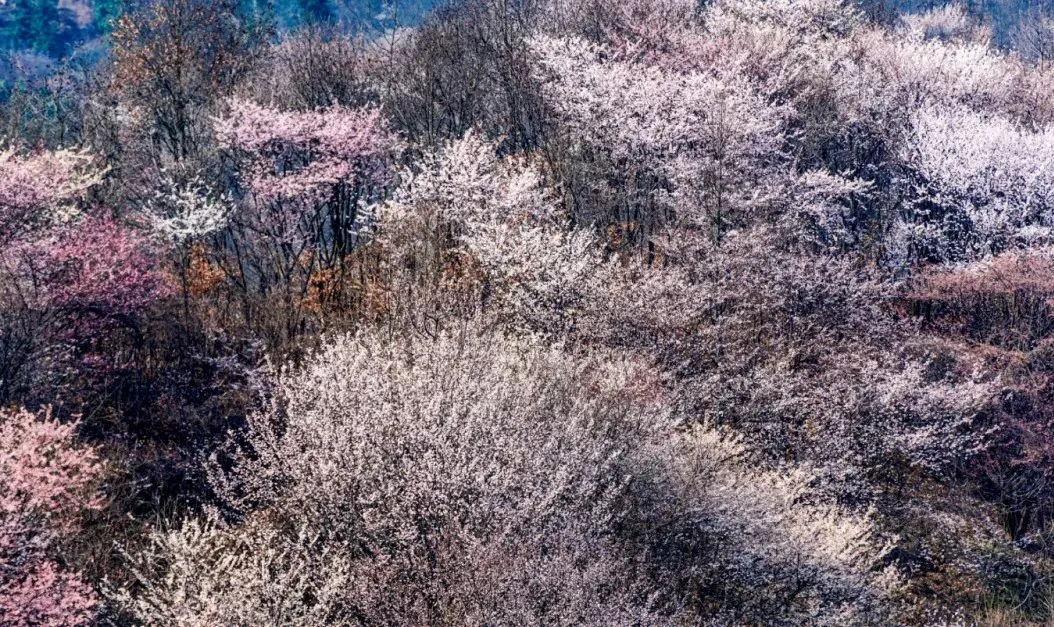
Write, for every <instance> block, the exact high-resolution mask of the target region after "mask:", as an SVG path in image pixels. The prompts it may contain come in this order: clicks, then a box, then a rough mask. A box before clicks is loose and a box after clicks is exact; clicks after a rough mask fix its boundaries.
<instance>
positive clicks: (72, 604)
mask: <svg viewBox="0 0 1054 627" xmlns="http://www.w3.org/2000/svg"><path fill="white" fill-rule="evenodd" d="M74 431H75V425H63V424H60V423H59V422H57V421H56V420H55V419H54V418H52V417H51V414H50V410H44V411H42V412H40V413H39V414H34V413H31V412H28V411H26V410H24V409H19V410H7V411H3V412H0V620H2V621H3V623H4V624H6V625H40V624H46V625H88V624H91V620H92V618H93V617H94V616H95V614H96V611H97V608H98V605H99V597H98V595H97V594H96V592H95V590H94V589H93V588H92V586H91V585H90V584H89V583H88V582H86V581H84V580H83V579H82V578H81V576H80V575H79V574H78V573H77V572H75V571H73V570H70V569H69V568H66V567H63V566H61V565H60V562H58V561H56V560H55V554H56V549H57V545H59V544H60V543H61V542H62V541H63V539H64V537H65V536H66V535H67V534H70V533H72V532H74V531H75V529H76V526H77V520H78V516H79V515H80V514H81V513H82V512H84V511H85V510H90V509H95V508H99V507H100V506H101V505H102V502H101V499H100V498H99V496H98V493H97V492H96V487H97V484H98V482H99V479H100V476H101V473H102V471H103V464H102V462H101V460H100V456H99V453H98V451H96V450H95V449H93V448H91V447H83V446H78V445H77V444H76V443H75V440H74Z"/></svg>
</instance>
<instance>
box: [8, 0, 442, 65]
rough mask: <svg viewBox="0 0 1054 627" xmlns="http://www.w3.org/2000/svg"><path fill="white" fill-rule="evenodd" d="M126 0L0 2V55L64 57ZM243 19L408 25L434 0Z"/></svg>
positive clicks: (368, 2)
mask: <svg viewBox="0 0 1054 627" xmlns="http://www.w3.org/2000/svg"><path fill="white" fill-rule="evenodd" d="M131 4H132V2H130V1H129V0H0V51H22V52H33V53H37V54H41V55H47V56H50V57H64V56H68V55H70V54H73V53H75V52H77V51H78V49H79V48H82V47H85V46H87V47H89V48H91V47H98V46H97V44H96V43H95V42H97V41H98V40H99V39H100V38H102V37H104V36H105V35H106V34H107V33H108V32H109V31H110V29H111V26H112V23H113V20H114V19H115V18H117V17H118V16H120V14H121V13H122V12H123V11H124V10H126V9H127V8H128V6H129V5H131ZM241 4H242V6H243V7H244V11H245V13H246V15H247V16H248V15H256V14H267V15H270V16H271V17H272V18H273V19H274V21H275V23H276V25H277V26H278V27H279V29H283V30H284V29H290V28H294V27H296V26H298V25H300V24H303V23H306V22H332V23H335V24H339V25H341V26H343V27H345V28H347V29H349V30H374V29H384V28H390V27H391V26H393V25H404V24H412V23H415V22H417V21H418V20H420V19H421V16H422V15H424V14H425V13H426V12H428V11H429V10H430V9H431V8H432V7H433V6H434V5H435V4H437V2H436V0H273V1H268V0H242V1H241Z"/></svg>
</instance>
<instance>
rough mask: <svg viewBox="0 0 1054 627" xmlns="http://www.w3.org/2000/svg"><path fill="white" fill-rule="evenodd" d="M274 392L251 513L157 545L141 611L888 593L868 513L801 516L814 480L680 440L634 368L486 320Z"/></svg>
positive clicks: (269, 617) (776, 607) (342, 354)
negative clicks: (754, 466)
mask: <svg viewBox="0 0 1054 627" xmlns="http://www.w3.org/2000/svg"><path fill="white" fill-rule="evenodd" d="M279 388H280V390H281V393H280V397H279V398H278V399H276V404H275V405H274V406H273V407H272V408H271V409H269V410H268V411H266V412H264V413H261V414H258V415H255V416H253V417H252V418H251V419H250V424H249V430H248V432H247V433H246V436H247V439H246V441H245V442H246V444H247V447H246V446H242V445H238V444H234V443H232V444H233V448H232V450H231V454H232V455H233V460H234V466H233V469H225V468H224V467H223V465H220V464H217V465H215V466H214V467H213V471H212V476H213V482H214V485H215V487H216V489H217V490H218V492H219V494H221V495H222V497H223V499H224V503H225V505H226V506H227V507H230V508H233V509H234V510H236V511H238V512H240V514H241V518H242V520H243V521H244V522H242V523H240V524H238V525H228V524H225V523H222V522H220V521H218V520H217V519H216V518H215V517H213V518H212V519H210V520H209V521H208V522H206V523H197V522H192V521H188V522H187V523H185V524H184V526H183V527H182V528H180V529H176V530H173V531H170V532H159V533H158V534H157V535H156V536H155V545H154V550H152V551H150V552H149V553H147V554H146V555H144V556H143V557H142V559H143V561H142V562H141V563H139V565H138V566H137V571H138V572H139V573H141V575H140V576H141V577H143V579H144V583H145V584H146V587H145V588H144V594H143V595H141V596H139V597H135V596H133V595H131V594H130V593H129V592H124V593H118V595H117V596H118V598H120V599H122V600H123V601H124V602H125V603H127V604H129V607H131V608H132V609H133V611H134V612H135V613H136V614H137V616H138V617H139V618H140V619H141V620H144V621H145V622H147V623H165V622H169V621H176V622H185V621H189V622H190V623H191V624H207V623H210V622H217V621H219V622H229V621H232V620H234V621H239V620H241V621H260V620H265V621H268V622H277V623H283V624H284V623H291V622H298V623H301V624H304V623H307V624H324V623H350V622H355V621H367V622H374V621H377V622H404V621H406V622H435V621H443V620H462V619H464V618H470V619H479V620H481V621H486V622H506V621H513V622H522V621H528V622H534V621H541V622H548V620H550V619H551V620H562V619H565V618H568V617H573V618H574V620H575V621H576V622H586V623H607V622H610V620H611V619H612V618H613V617H614V618H616V619H617V620H626V621H633V620H643V621H645V622H681V621H684V620H701V619H702V618H703V617H705V616H715V615H716V616H722V615H727V616H730V617H735V618H734V619H735V620H747V621H749V620H755V621H766V620H787V621H794V620H795V617H802V616H805V615H810V614H811V612H814V611H816V610H817V609H818V608H824V609H823V610H820V611H822V612H824V613H825V614H824V615H825V616H828V614H826V612H830V613H831V614H829V616H831V617H832V619H833V617H835V616H838V617H850V616H855V617H858V618H863V617H864V616H868V615H870V616H878V615H880V612H881V611H882V610H881V602H882V599H883V598H884V596H885V595H886V593H887V592H888V591H889V590H891V587H892V586H894V585H895V583H894V581H893V580H891V579H889V578H888V576H884V575H881V574H876V573H874V572H872V571H871V569H870V567H868V566H866V564H871V563H873V560H875V559H876V558H877V557H878V556H879V555H880V554H881V550H882V546H881V543H880V542H878V540H877V538H874V537H873V536H872V529H871V527H870V523H869V522H868V521H867V519H866V518H863V517H854V516H848V515H846V514H845V513H844V512H841V511H840V510H838V509H837V508H828V507H824V506H809V505H804V504H802V503H801V502H800V497H801V495H802V494H803V491H804V489H805V486H806V485H807V484H808V481H809V480H810V478H809V476H808V473H806V472H804V471H802V472H800V473H799V472H795V473H792V474H790V475H789V476H783V477H781V476H777V475H773V474H769V473H765V472H758V471H756V470H751V469H750V467H749V464H748V463H746V460H745V459H743V457H744V451H743V449H742V447H741V445H740V444H739V443H738V442H736V441H735V440H734V439H731V438H728V437H725V436H722V435H720V434H718V433H715V432H713V431H710V430H705V429H700V430H696V431H693V432H691V433H682V434H678V433H676V432H675V431H671V427H672V425H671V423H670V421H669V416H668V414H667V413H666V410H665V408H664V405H665V403H664V396H665V391H664V390H663V389H662V385H661V382H660V381H659V380H658V379H657V378H656V377H655V374H654V373H653V372H650V371H649V370H648V368H647V367H646V366H644V365H643V364H642V363H640V362H635V361H634V360H625V359H620V358H617V357H615V356H613V355H597V356H596V357H595V358H587V359H581V358H575V357H573V356H572V355H569V354H567V353H564V352H562V351H561V350H559V349H549V348H544V347H539V346H537V345H536V344H535V343H534V342H531V341H516V340H512V341H510V340H507V339H504V338H502V337H501V336H500V335H494V334H491V333H488V332H484V331H482V330H481V329H479V328H478V327H477V326H476V325H474V324H473V325H470V326H467V327H463V328H461V329H460V330H457V331H452V332H449V333H443V334H441V336H440V337H438V338H437V339H436V340H428V339H423V340H396V341H394V342H389V341H387V340H385V339H384V338H383V334H380V333H372V332H371V333H366V334H362V335H358V336H354V337H343V338H337V339H335V340H334V341H333V343H332V344H331V345H330V346H328V347H326V348H325V349H324V350H323V351H322V352H321V353H319V354H318V355H316V356H315V357H313V358H312V360H311V361H310V362H309V363H308V364H307V365H306V368H305V369H303V370H294V369H290V370H288V371H286V372H284V373H283V374H282V375H281V376H280V382H279ZM320 391H322V394H321V395H320V394H319V392H320ZM352 399H354V403H352V402H351V401H352ZM737 538H738V539H743V540H745V539H747V538H749V541H746V542H744V543H743V544H735V545H734V546H733V545H732V544H729V543H736V542H737ZM263 573H271V574H268V575H264V576H263V577H261V575H262V574H263ZM272 586H274V587H273V588H272ZM268 591H269V592H268ZM739 595H743V597H742V598H744V599H745V598H746V597H747V596H749V597H751V598H752V599H753V600H752V602H750V603H745V604H742V605H740V604H739V603H738V602H732V603H728V600H729V599H733V598H740V596H739ZM816 604H820V605H816ZM871 612H879V614H870V613H871Z"/></svg>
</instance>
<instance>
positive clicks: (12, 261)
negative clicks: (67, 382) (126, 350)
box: [0, 151, 168, 398]
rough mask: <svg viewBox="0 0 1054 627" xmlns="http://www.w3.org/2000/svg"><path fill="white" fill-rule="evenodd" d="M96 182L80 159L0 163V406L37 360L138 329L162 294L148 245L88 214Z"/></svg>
mask: <svg viewBox="0 0 1054 627" xmlns="http://www.w3.org/2000/svg"><path fill="white" fill-rule="evenodd" d="M99 180H100V173H99V172H98V170H96V169H93V167H92V164H91V159H90V157H89V156H88V155H87V154H85V153H81V152H72V151H58V152H40V153H32V154H29V155H25V156H23V155H18V154H14V153H10V152H8V153H3V154H2V155H0V230H2V235H0V238H2V239H0V241H2V247H0V311H2V315H0V318H2V323H0V347H2V353H3V358H2V359H0V398H5V397H6V396H7V395H9V394H11V393H12V392H13V391H14V389H15V387H16V386H17V385H19V384H25V383H26V381H27V378H31V377H32V373H31V372H29V371H30V370H31V369H32V365H33V362H34V361H36V360H38V359H40V358H42V357H43V356H44V355H46V354H51V355H57V354H58V353H61V352H62V350H61V349H58V347H60V346H61V345H64V344H69V343H70V342H73V343H79V344H90V343H93V342H96V341H98V340H101V339H103V338H104V337H105V336H106V334H107V331H108V329H110V328H112V327H113V325H115V324H117V325H125V326H128V325H131V324H134V320H135V317H136V316H138V315H140V314H142V313H144V312H145V311H146V310H147V309H148V308H149V306H150V305H151V304H152V303H153V302H155V301H156V300H158V299H159V298H161V297H163V296H164V295H165V294H166V293H167V291H168V289H167V287H166V285H165V282H164V280H163V278H162V276H161V275H160V274H159V273H158V272H157V270H156V268H155V265H154V261H153V259H152V257H151V255H150V254H149V253H148V251H147V250H146V247H145V241H144V240H143V239H141V238H140V237H138V236H137V235H136V234H135V232H133V231H132V230H130V229H128V228H126V227H124V226H121V225H120V224H118V223H117V222H116V221H115V220H114V219H112V218H111V217H110V216H109V215H107V212H106V211H105V210H103V209H102V208H98V207H89V206H85V193H86V192H87V190H88V189H89V188H90V187H91V186H92V185H94V184H95V183H96V182H98V181H99ZM39 365H43V364H39ZM56 366H57V364H51V366H50V368H45V370H48V369H49V370H52V371H54V370H55V369H56Z"/></svg>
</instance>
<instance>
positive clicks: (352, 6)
mask: <svg viewBox="0 0 1054 627" xmlns="http://www.w3.org/2000/svg"><path fill="white" fill-rule="evenodd" d="M862 1H865V2H867V3H868V4H869V5H871V6H878V7H881V8H884V9H885V10H886V11H888V12H901V13H913V12H920V11H925V10H927V9H931V8H934V7H937V6H941V5H943V4H946V1H945V0H862ZM131 2H134V0H0V51H21V52H32V53H37V54H40V55H46V56H49V57H65V56H68V55H70V54H74V53H78V52H80V53H81V54H84V53H85V52H86V51H87V52H88V53H91V52H92V51H93V50H98V49H99V48H100V46H99V42H100V39H101V38H103V37H104V36H105V35H106V34H107V33H108V32H109V30H110V28H111V24H112V22H113V20H114V19H115V18H116V17H118V16H119V15H120V14H121V12H122V11H124V10H125V9H126V8H127V6H128V5H129V4H130V3H131ZM241 2H242V5H243V6H244V10H245V12H246V14H247V15H253V14H267V15H270V16H271V17H272V18H273V19H274V21H275V24H276V25H277V26H278V28H279V29H280V30H286V29H291V28H295V27H296V26H298V25H301V24H303V23H306V22H313V21H314V22H332V23H335V24H339V25H341V26H343V27H344V28H347V29H350V30H378V29H381V30H383V29H386V28H390V27H391V26H394V25H406V24H413V23H416V22H417V21H419V20H420V19H421V17H422V16H423V15H424V14H426V13H427V12H428V11H429V10H431V9H432V8H433V7H435V6H436V5H437V4H439V3H440V0H273V1H268V0H241ZM701 2H702V3H705V2H706V0H701ZM963 4H965V5H966V7H967V9H968V10H969V12H970V13H971V14H973V15H976V16H977V17H978V18H979V19H981V20H983V21H984V22H986V23H988V24H990V25H991V26H992V31H993V34H994V36H995V39H996V42H997V43H998V44H1000V45H1004V46H1009V45H1010V44H1011V43H1012V37H1011V35H1012V33H1013V31H1014V29H1015V27H1016V25H1017V24H1019V23H1020V22H1021V21H1022V20H1027V19H1031V18H1033V17H1034V16H1036V15H1039V14H1044V13H1045V14H1047V15H1050V14H1051V13H1054V0H965V1H964V2H963Z"/></svg>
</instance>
